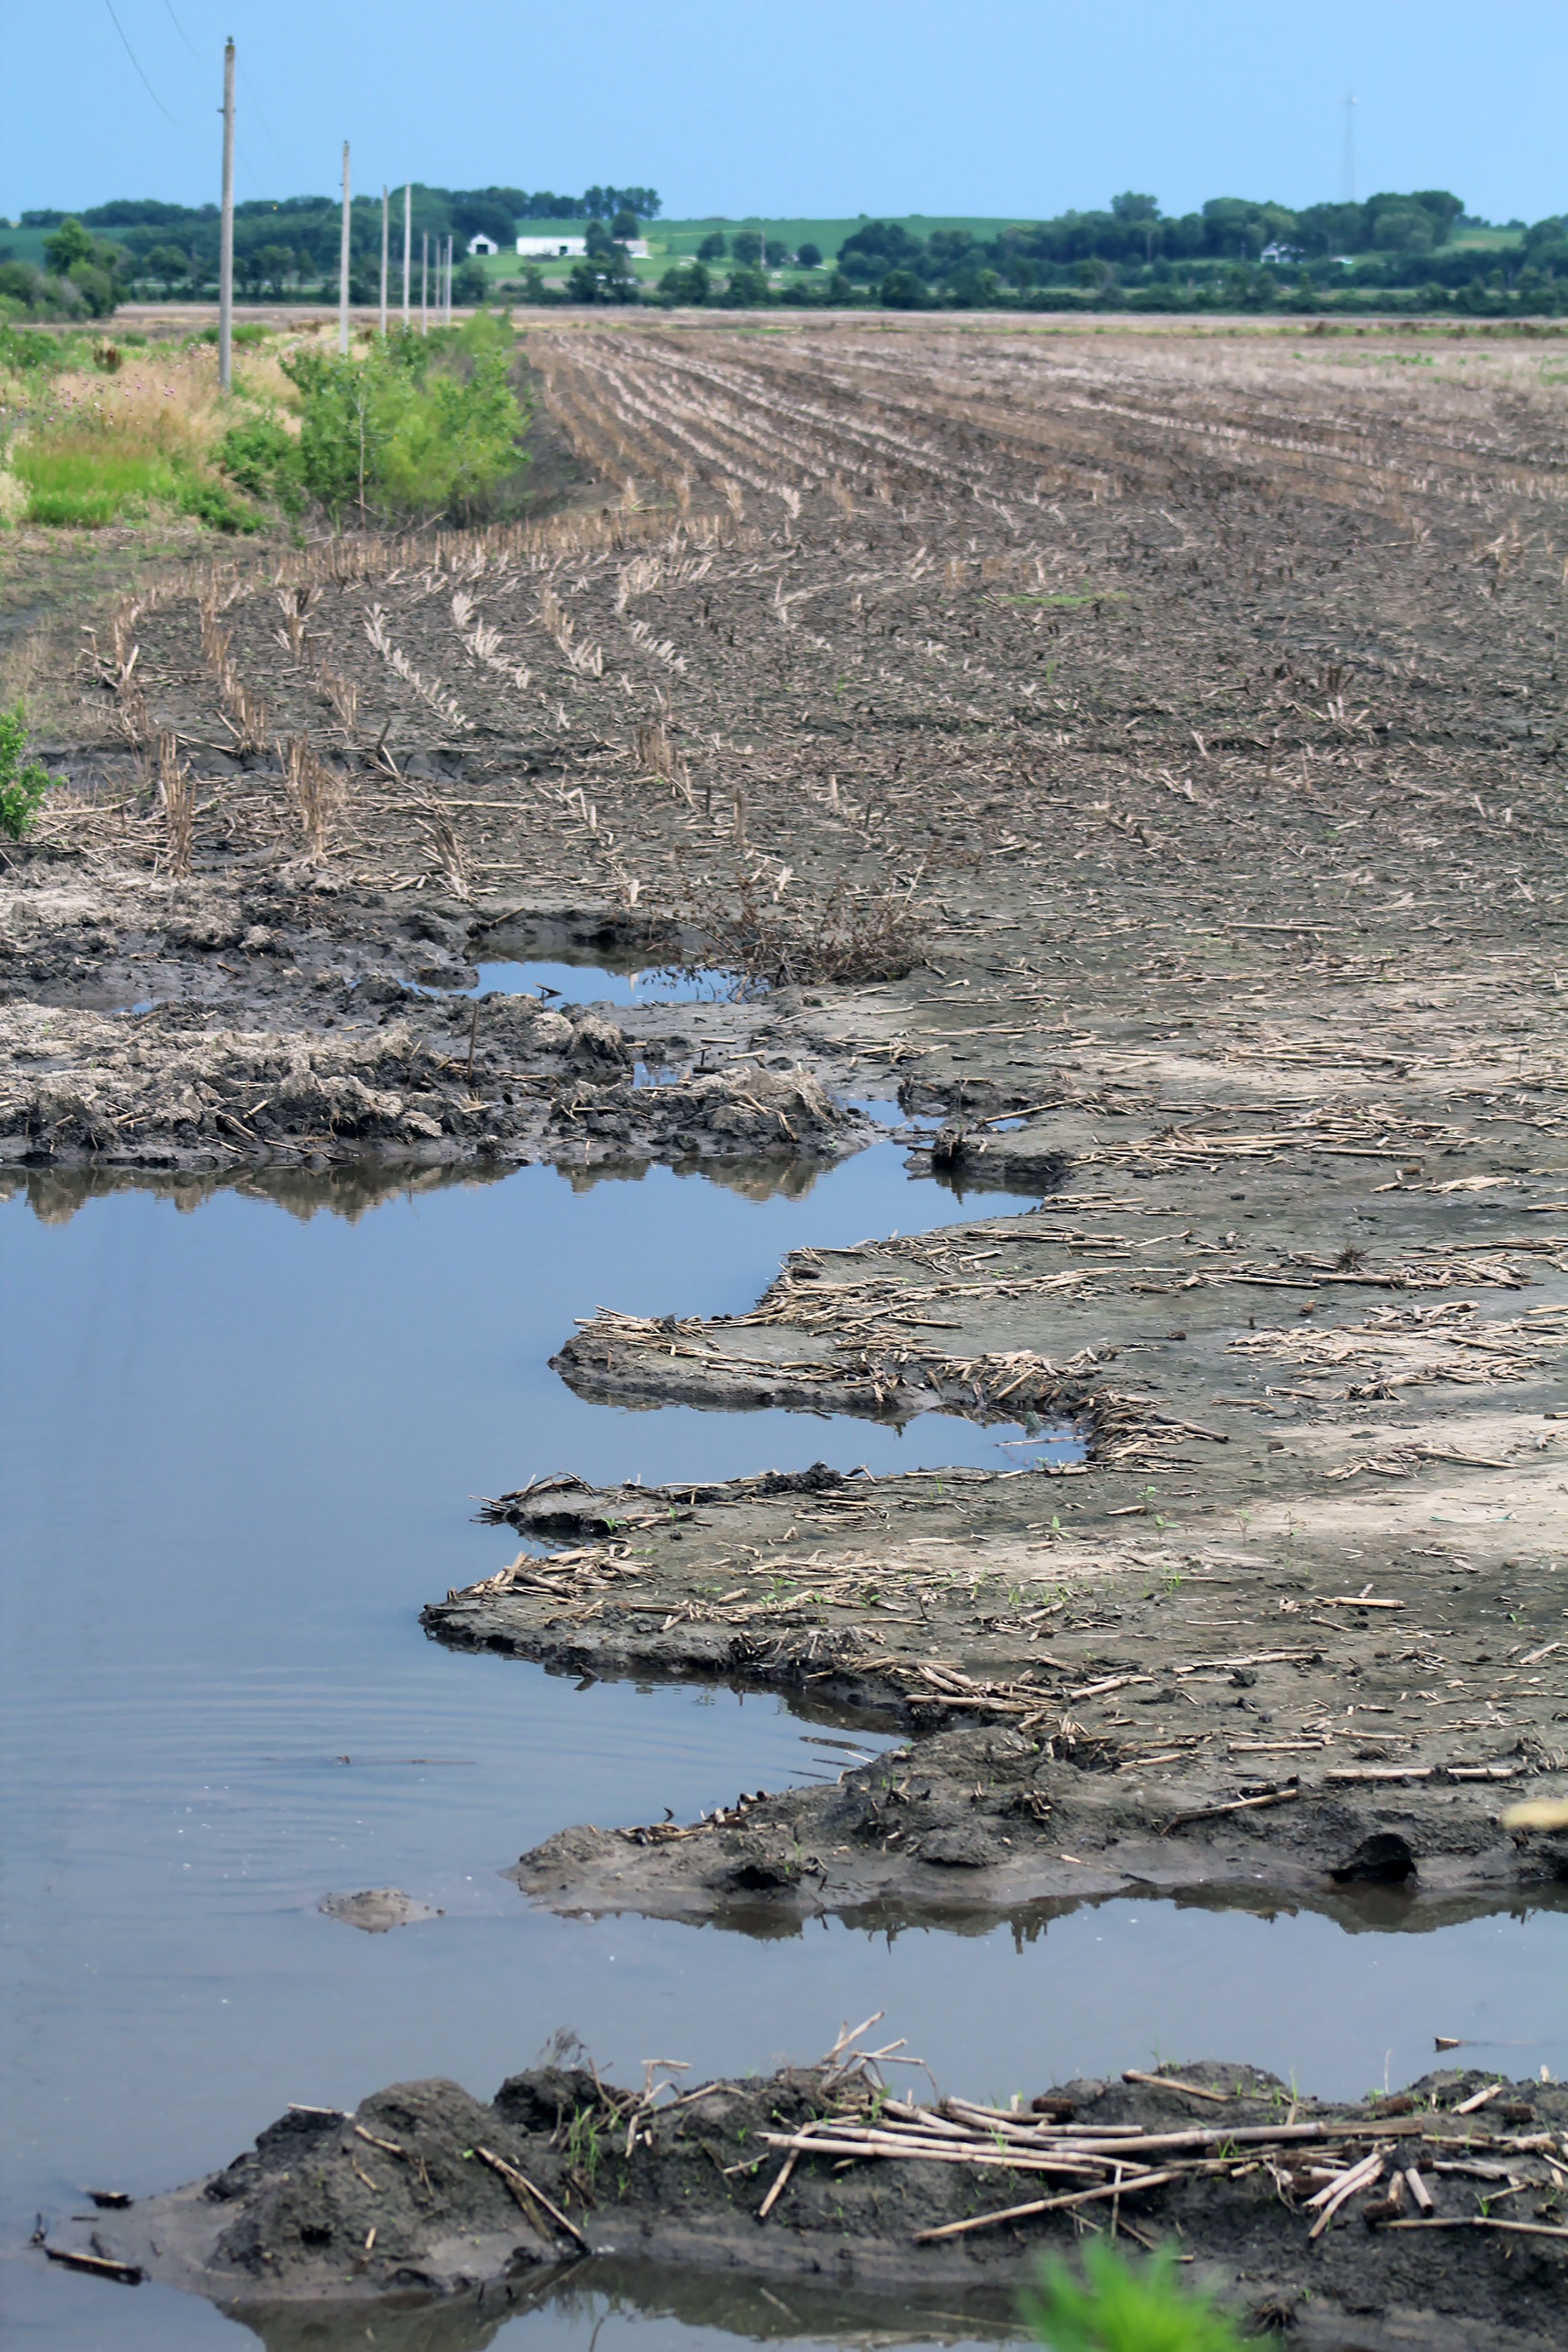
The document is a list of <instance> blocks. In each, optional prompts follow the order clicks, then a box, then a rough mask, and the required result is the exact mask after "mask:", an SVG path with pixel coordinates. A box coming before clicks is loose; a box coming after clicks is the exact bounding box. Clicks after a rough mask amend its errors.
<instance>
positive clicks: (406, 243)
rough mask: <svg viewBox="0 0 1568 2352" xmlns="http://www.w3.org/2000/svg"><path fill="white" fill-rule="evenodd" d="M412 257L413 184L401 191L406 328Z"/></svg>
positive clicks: (410, 183)
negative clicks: (409, 268) (409, 271)
mask: <svg viewBox="0 0 1568 2352" xmlns="http://www.w3.org/2000/svg"><path fill="white" fill-rule="evenodd" d="M413 257H414V183H413V181H412V180H410V181H409V182H408V183H407V184H406V186H405V188H404V191H403V325H404V329H405V331H406V330H407V326H408V266H409V263H410V262H411V261H412V260H413Z"/></svg>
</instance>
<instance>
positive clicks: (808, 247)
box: [795, 237, 822, 269]
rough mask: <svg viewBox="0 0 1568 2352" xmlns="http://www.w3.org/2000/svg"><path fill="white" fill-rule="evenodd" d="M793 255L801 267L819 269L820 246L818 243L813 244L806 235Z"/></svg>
mask: <svg viewBox="0 0 1568 2352" xmlns="http://www.w3.org/2000/svg"><path fill="white" fill-rule="evenodd" d="M795 259H796V261H797V262H798V263H799V264H800V267H801V268H803V269H820V268H821V267H822V247H820V246H819V245H813V244H812V242H811V240H810V238H809V237H808V238H807V239H806V242H805V244H804V245H803V246H802V247H800V250H799V251H798V252H797V253H796V255H795Z"/></svg>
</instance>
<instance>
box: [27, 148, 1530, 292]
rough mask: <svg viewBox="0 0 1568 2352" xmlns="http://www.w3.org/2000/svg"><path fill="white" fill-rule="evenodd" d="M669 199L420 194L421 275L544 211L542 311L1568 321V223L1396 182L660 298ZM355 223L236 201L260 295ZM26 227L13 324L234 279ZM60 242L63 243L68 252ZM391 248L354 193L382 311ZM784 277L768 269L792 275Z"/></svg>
mask: <svg viewBox="0 0 1568 2352" xmlns="http://www.w3.org/2000/svg"><path fill="white" fill-rule="evenodd" d="M658 211H659V197H658V191H657V190H656V189H653V188H615V187H592V188H589V189H587V190H586V191H585V192H584V194H583V195H582V196H580V197H579V196H563V195H559V194H553V193H552V192H551V191H549V190H542V191H540V192H538V193H536V194H530V193H529V192H527V191H526V190H523V189H520V188H508V187H488V188H466V189H464V188H437V187H431V186H429V185H426V184H423V183H417V182H416V184H415V187H414V194H413V225H414V239H415V242H414V268H415V283H416V288H417V282H418V271H419V257H420V252H421V246H422V240H423V239H424V237H426V236H429V238H430V240H431V244H432V247H434V246H435V244H436V241H437V239H439V238H441V237H444V236H452V237H453V238H454V239H455V240H456V241H457V245H458V253H459V255H462V254H463V251H464V248H465V247H466V246H467V244H468V239H469V238H471V237H473V236H479V235H480V234H483V235H484V236H489V237H491V238H493V240H494V242H495V243H496V244H497V245H498V246H501V247H505V246H506V245H508V244H510V241H511V239H512V236H513V235H514V234H515V232H516V229H517V227H518V225H519V224H520V223H521V222H526V221H529V220H543V219H554V220H574V221H575V220H583V221H584V222H585V223H586V231H585V242H586V246H587V252H586V256H585V257H584V259H583V260H582V261H580V262H578V263H576V264H575V265H574V268H573V269H572V271H571V273H570V275H569V277H568V278H567V280H566V281H565V283H564V285H563V286H557V285H555V284H553V283H552V282H550V281H547V280H546V279H545V278H544V276H543V274H542V272H541V271H540V270H538V269H533V268H530V269H528V270H526V271H524V272H523V273H522V277H521V283H519V282H517V281H514V282H513V285H512V288H511V289H510V290H512V291H513V292H521V296H522V299H524V300H525V301H529V302H542V303H549V302H552V301H562V300H569V301H574V302H584V301H596V302H636V301H640V300H646V299H650V297H651V299H655V300H658V301H662V302H665V303H716V304H724V305H729V306H736V305H741V306H746V305H753V304H763V303H768V302H787V303H790V304H800V303H805V304H808V305H809V304H813V303H817V304H834V305H841V304H844V303H861V304H869V305H874V306H882V307H886V308H889V309H895V310H933V309H942V308H953V309H975V308H980V309H984V308H988V307H994V308H1000V309H1016V310H1079V309H1090V310H1113V309H1116V308H1118V307H1121V306H1123V305H1125V306H1126V307H1128V308H1130V309H1133V310H1205V309H1209V310H1221V309H1223V310H1236V309H1252V310H1268V309H1269V308H1280V309H1284V310H1307V311H1310V310H1322V309H1325V308H1332V307H1341V308H1343V307H1350V308H1357V307H1360V308H1363V309H1366V308H1390V309H1394V310H1401V309H1404V310H1416V309H1419V310H1445V309H1447V310H1458V311H1460V312H1475V313H1476V314H1478V315H1486V316H1496V315H1500V314H1505V313H1509V312H1521V313H1529V314H1531V315H1539V314H1542V313H1547V314H1550V313H1553V312H1557V311H1564V312H1568V214H1563V215H1555V214H1554V215H1550V216H1549V217H1547V218H1546V219H1543V220H1540V221H1537V222H1535V223H1534V224H1533V226H1529V227H1527V226H1525V224H1524V223H1523V222H1521V221H1511V222H1509V223H1508V224H1506V226H1507V228H1508V230H1509V231H1510V233H1512V234H1513V235H1514V237H1515V240H1516V241H1515V242H1513V243H1512V244H1510V245H1509V246H1507V247H1500V246H1498V245H1497V244H1495V243H1491V244H1489V243H1487V242H1486V241H1484V240H1481V239H1473V238H1469V237H1467V236H1466V235H1465V234H1464V232H1466V231H1468V230H1484V229H1487V228H1489V226H1491V224H1489V223H1487V222H1485V221H1479V220H1476V219H1472V218H1471V216H1470V215H1468V213H1467V212H1466V210H1465V207H1464V205H1463V203H1462V201H1461V199H1460V198H1459V197H1458V196H1457V195H1454V194H1451V193H1450V192H1449V191H1448V190H1447V189H1442V188H1436V189H1434V188H1426V189H1416V190H1415V191H1413V192H1410V193H1407V194H1399V193H1397V192H1394V191H1385V192H1384V193H1383V194H1377V195H1373V196H1369V197H1368V198H1367V199H1366V201H1365V202H1364V203H1358V204H1321V205H1307V206H1305V207H1303V208H1301V209H1300V210H1296V211H1292V210H1291V209H1290V208H1289V207H1288V206H1286V205H1279V204H1275V203H1272V202H1258V201H1254V200H1253V199H1251V198H1249V197H1241V196H1215V197H1212V198H1211V199H1210V200H1209V201H1208V203H1206V204H1205V205H1203V206H1202V207H1201V208H1200V209H1199V210H1197V211H1195V212H1190V213H1184V214H1181V215H1165V214H1164V213H1163V212H1162V211H1161V208H1160V205H1159V203H1158V201H1157V200H1156V199H1155V198H1154V197H1153V196H1152V195H1146V194H1139V193H1138V192H1137V191H1135V190H1131V189H1129V190H1126V191H1124V192H1123V193H1122V194H1120V195H1117V196H1113V197H1112V198H1111V200H1110V205H1108V206H1107V207H1106V208H1105V209H1103V210H1100V211H1090V212H1077V211H1074V212H1067V213H1062V214H1060V215H1058V216H1057V217H1056V218H1054V219H1050V220H1040V221H1034V222H1018V223H1014V224H1010V225H1008V226H1005V227H1004V228H1002V229H1001V230H1000V231H999V232H997V233H996V234H995V235H994V236H990V237H984V236H975V235H973V233H972V232H971V231H969V230H967V229H963V228H939V229H934V230H932V231H931V233H930V234H929V235H928V236H918V235H916V234H915V233H914V232H913V231H912V230H910V229H909V228H907V227H906V226H903V225H902V224H901V223H900V222H897V221H883V220H865V221H862V222H861V223H860V224H859V225H858V226H857V227H856V228H855V229H853V230H852V231H851V232H850V234H849V235H848V236H846V237H845V238H844V239H843V241H842V243H841V244H840V247H839V249H838V252H837V255H829V256H827V257H826V262H825V257H824V256H823V255H822V254H821V253H820V252H819V251H818V249H817V247H816V246H815V245H809V244H807V245H803V246H801V247H800V248H799V249H798V251H797V252H795V253H793V254H792V253H790V252H789V251H788V249H787V248H786V247H785V246H784V244H783V243H782V242H780V241H778V240H776V239H774V238H773V237H766V239H765V242H764V232H763V230H761V229H757V228H733V229H730V231H729V233H728V235H726V234H725V231H724V229H723V228H721V227H714V228H713V229H712V230H710V233H709V234H708V235H707V236H704V237H703V239H702V241H701V243H700V245H699V247H698V250H697V253H696V255H695V257H692V258H691V259H689V260H687V261H683V262H679V263H677V264H676V265H675V266H673V267H671V268H668V269H666V270H665V271H664V273H663V275H662V277H661V278H659V279H658V284H657V287H654V288H650V287H649V286H648V285H647V283H646V282H639V280H638V279H637V275H636V273H635V271H634V270H633V268H632V266H631V263H630V260H629V258H628V257H627V253H626V247H627V244H628V243H629V241H630V240H631V239H632V238H633V237H635V236H637V233H638V229H639V224H640V222H641V221H643V220H647V219H651V218H654V217H657V215H658ZM340 223H341V214H340V209H339V205H338V204H337V202H336V200H335V199H333V198H331V197H330V196H289V197H284V198H280V199H279V200H277V201H275V202H274V201H271V200H265V199H264V200H260V201H250V202H247V203H243V204H240V205H237V206H236V207H235V275H236V281H237V288H238V290H239V292H240V294H241V295H242V297H249V298H251V299H268V298H271V299H282V298H289V299H296V300H298V299H305V300H310V299H327V300H331V299H336V292H337V273H338V251H339V236H340ZM393 224H394V243H393V253H394V257H395V258H394V276H395V285H397V284H399V283H400V280H401V267H400V263H399V260H398V258H397V257H398V254H399V246H400V237H401V228H402V204H401V192H399V193H398V195H397V197H396V198H395V204H394V213H393ZM22 225H23V226H25V227H29V228H47V230H49V232H50V235H49V236H48V237H47V239H46V258H47V264H48V266H47V268H46V269H43V270H40V269H38V268H35V267H33V266H32V265H30V264H28V263H26V262H23V261H20V260H18V259H16V257H14V256H13V255H12V254H11V253H10V252H8V251H7V249H6V247H5V243H4V232H3V228H0V318H4V317H13V316H17V315H26V314H29V313H30V314H32V315H35V316H56V317H64V316H69V315H73V314H75V313H79V312H82V311H86V312H89V314H91V315H96V316H102V315H105V314H106V313H107V312H108V311H109V310H112V309H113V308H114V305H115V303H116V302H117V301H119V300H120V299H123V298H124V296H125V294H126V293H127V292H128V291H130V290H131V289H136V290H138V291H142V292H145V291H147V290H149V289H153V290H156V291H157V292H159V293H161V294H163V295H164V296H166V297H167V296H174V295H183V296H187V297H200V296H204V295H210V293H211V292H212V290H213V289H214V288H215V287H216V276H217V246H218V213H217V207H216V205H171V204H163V203H161V202H159V201H157V200H156V199H153V198H142V199H132V198H119V199H117V200H116V201H115V202H113V203H112V204H107V205H95V206H93V207H91V208H89V210H88V211H86V212H84V213H83V214H81V215H79V216H77V215H65V214H60V213H56V212H46V211H33V212H28V213H25V214H24V215H22ZM62 240H63V241H62ZM380 256H381V202H380V197H379V195H375V196H362V197H358V198H356V199H355V201H354V204H353V208H352V215H351V238H350V257H351V259H350V266H351V283H350V291H351V295H352V297H353V299H354V300H355V301H356V302H369V301H374V299H375V296H376V291H377V282H378V278H379V270H380ZM792 266H793V273H794V274H791V275H790V276H789V277H787V278H784V279H783V280H780V279H778V278H774V277H772V276H770V274H769V273H770V272H773V271H777V270H780V269H781V268H792ZM492 284H493V281H492V280H491V279H490V278H489V277H487V275H486V273H485V271H484V270H483V268H481V267H480V265H479V263H478V262H477V261H467V260H460V262H459V267H458V272H457V277H456V283H455V288H454V291H455V293H456V295H457V298H458V300H459V301H460V302H465V303H473V302H479V301H481V300H483V299H485V297H486V295H487V294H488V293H489V291H490V290H491V289H492Z"/></svg>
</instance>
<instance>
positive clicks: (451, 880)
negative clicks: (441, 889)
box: [419, 801, 468, 898]
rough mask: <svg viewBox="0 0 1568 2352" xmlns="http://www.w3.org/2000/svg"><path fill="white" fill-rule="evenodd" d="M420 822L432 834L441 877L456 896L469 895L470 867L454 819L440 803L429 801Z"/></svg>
mask: <svg viewBox="0 0 1568 2352" xmlns="http://www.w3.org/2000/svg"><path fill="white" fill-rule="evenodd" d="M419 822H420V824H422V825H423V826H424V828H425V831H426V833H427V834H428V835H429V836H430V845H431V847H432V848H433V849H434V850H435V853H436V866H437V872H438V873H439V875H440V877H441V879H442V880H443V882H445V883H446V885H447V889H448V890H450V892H451V893H452V896H453V898H467V897H468V867H467V866H466V865H465V864H464V862H463V851H462V845H461V844H460V842H459V841H458V836H457V835H456V833H455V832H454V831H453V829H452V820H451V818H450V817H449V816H448V815H447V812H446V810H445V809H444V808H442V807H441V806H440V805H439V804H438V803H437V802H434V801H431V802H427V803H426V805H425V807H424V809H423V810H422V811H421V813H420V818H419Z"/></svg>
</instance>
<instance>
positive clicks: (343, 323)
mask: <svg viewBox="0 0 1568 2352" xmlns="http://www.w3.org/2000/svg"><path fill="white" fill-rule="evenodd" d="M348 348H349V142H348V141H347V140H346V139H345V140H344V141H343V234H342V244H341V245H340V246H339V247H338V350H339V351H340V352H342V355H343V357H344V358H345V359H346V358H347V356H348Z"/></svg>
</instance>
